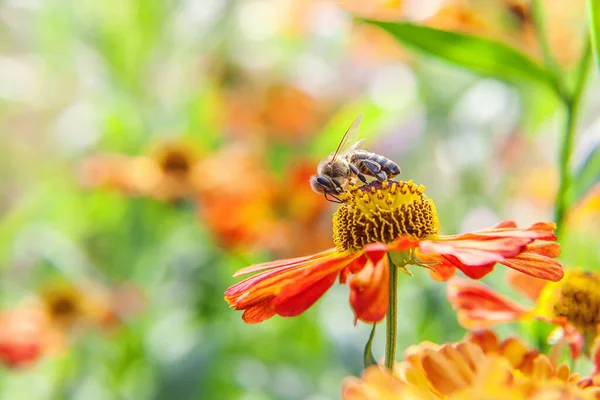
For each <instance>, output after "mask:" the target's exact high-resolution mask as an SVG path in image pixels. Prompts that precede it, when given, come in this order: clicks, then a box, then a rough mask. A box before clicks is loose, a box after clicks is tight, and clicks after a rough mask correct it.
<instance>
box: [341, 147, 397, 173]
mask: <svg viewBox="0 0 600 400" xmlns="http://www.w3.org/2000/svg"><path fill="white" fill-rule="evenodd" d="M348 161H349V162H350V163H352V164H354V165H356V167H357V168H358V169H359V171H360V172H361V173H363V174H365V175H369V176H375V173H376V172H379V171H383V172H385V173H386V174H387V176H388V178H391V177H393V176H396V175H398V174H399V173H400V172H401V171H400V167H398V164H396V163H395V162H393V161H392V160H390V159H389V158H386V157H384V156H381V155H379V154H376V153H371V152H369V151H365V150H357V151H356V152H354V153H353V154H352V155H350V157H349V159H348ZM364 161H367V162H364ZM374 169H376V170H374Z"/></svg>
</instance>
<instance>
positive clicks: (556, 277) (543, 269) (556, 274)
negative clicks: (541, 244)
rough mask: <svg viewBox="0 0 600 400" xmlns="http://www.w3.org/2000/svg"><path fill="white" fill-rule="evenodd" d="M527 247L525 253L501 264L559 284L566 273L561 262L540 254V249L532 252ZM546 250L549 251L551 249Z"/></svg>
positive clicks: (534, 249)
mask: <svg viewBox="0 0 600 400" xmlns="http://www.w3.org/2000/svg"><path fill="white" fill-rule="evenodd" d="M527 247H528V249H527V250H526V251H525V252H523V253H521V254H519V255H517V256H515V257H509V258H507V259H506V260H504V261H501V262H500V263H501V264H503V265H506V266H507V267H509V268H512V269H514V270H517V271H520V272H522V273H524V274H527V275H530V276H533V277H536V278H540V279H545V280H548V281H552V282H558V281H560V280H561V279H562V278H563V276H564V274H565V273H564V271H563V268H562V264H561V263H560V262H558V261H556V260H555V259H553V258H550V257H547V256H545V255H542V254H539V252H538V251H540V250H541V249H539V248H535V247H534V248H533V250H532V251H530V250H529V246H527ZM545 249H549V247H546V248H545ZM541 251H543V250H541Z"/></svg>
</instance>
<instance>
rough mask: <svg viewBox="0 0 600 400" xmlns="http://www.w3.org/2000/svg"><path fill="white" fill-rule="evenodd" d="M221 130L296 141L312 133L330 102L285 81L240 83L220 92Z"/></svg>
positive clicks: (310, 135)
mask: <svg viewBox="0 0 600 400" xmlns="http://www.w3.org/2000/svg"><path fill="white" fill-rule="evenodd" d="M222 101H223V103H224V104H223V105H222V107H221V109H222V116H221V120H222V124H223V126H224V127H223V129H224V130H225V131H226V132H229V133H230V134H231V135H232V136H234V137H238V138H245V139H248V138H253V139H256V138H259V137H262V138H263V139H264V140H266V141H269V142H271V141H273V140H277V141H280V142H284V143H298V142H301V141H303V140H305V139H306V138H309V137H312V136H314V135H315V134H316V133H317V132H319V128H320V127H321V125H322V124H323V123H324V122H325V120H326V118H327V116H328V115H329V112H330V110H332V104H331V102H330V101H329V100H327V99H324V98H316V97H314V96H312V95H310V94H309V93H308V92H306V91H304V90H302V89H300V88H298V87H294V86H292V85H289V84H283V83H271V84H269V85H264V86H259V85H251V84H250V83H245V82H244V83H241V84H238V85H237V86H235V87H233V88H229V89H227V90H226V91H225V92H224V94H223V99H222Z"/></svg>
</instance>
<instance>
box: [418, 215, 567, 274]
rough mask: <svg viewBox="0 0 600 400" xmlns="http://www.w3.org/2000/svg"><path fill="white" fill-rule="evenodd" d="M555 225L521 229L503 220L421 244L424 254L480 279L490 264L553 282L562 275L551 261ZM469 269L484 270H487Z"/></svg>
mask: <svg viewBox="0 0 600 400" xmlns="http://www.w3.org/2000/svg"><path fill="white" fill-rule="evenodd" d="M555 227H556V226H555V224H554V223H546V222H539V223H536V224H533V225H532V226H530V227H529V228H526V229H520V228H516V225H515V224H514V222H512V221H503V222H501V223H500V224H498V225H496V226H495V227H492V228H487V229H483V230H480V231H475V232H471V233H464V234H460V235H452V236H440V237H438V238H437V240H435V241H431V240H427V241H423V242H421V243H420V246H419V249H420V250H421V252H422V253H424V254H429V255H434V254H439V255H441V256H443V257H444V258H445V263H446V264H452V265H454V266H455V267H456V268H459V269H461V270H463V272H465V274H467V275H468V276H470V277H473V278H480V277H482V276H484V275H485V274H486V273H487V272H489V271H491V269H492V268H493V264H495V263H502V264H504V265H506V266H508V267H510V268H513V269H516V270H518V271H521V272H523V273H525V274H528V275H531V276H535V277H537V278H541V279H546V280H551V281H556V280H560V279H561V278H562V276H563V271H562V266H561V265H560V263H559V262H557V261H555V260H553V258H554V257H556V256H558V254H559V253H560V247H559V246H558V244H557V243H554V242H552V241H551V240H554V239H555V238H556V237H555V235H554V229H555ZM472 267H485V268H487V271H482V270H478V269H474V268H472Z"/></svg>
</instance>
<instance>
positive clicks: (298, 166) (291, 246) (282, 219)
mask: <svg viewBox="0 0 600 400" xmlns="http://www.w3.org/2000/svg"><path fill="white" fill-rule="evenodd" d="M314 170H315V162H314V161H312V160H306V159H299V160H295V161H294V162H293V163H291V165H290V166H289V167H288V168H287V171H285V173H283V174H282V178H280V179H279V181H278V183H277V184H276V186H275V196H274V199H273V204H272V206H271V207H272V209H273V210H275V213H276V215H275V217H276V218H277V220H278V223H277V228H276V232H274V233H273V235H272V238H273V240H272V241H271V243H272V246H269V248H270V249H271V250H272V252H273V253H274V254H276V255H277V256H282V257H289V256H292V255H298V254H306V253H312V252H315V251H319V250H320V249H323V248H324V247H326V246H328V245H329V244H330V243H331V234H330V232H331V226H330V224H331V219H330V218H329V217H327V218H324V214H325V211H326V210H328V209H329V203H328V202H327V201H325V200H324V199H323V198H322V197H320V196H315V193H314V192H313V191H312V189H311V188H310V186H309V185H307V182H308V181H309V178H310V176H311V175H313V174H314ZM289 193H294V196H290V195H289ZM290 237H298V238H303V240H286V239H287V238H290Z"/></svg>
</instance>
